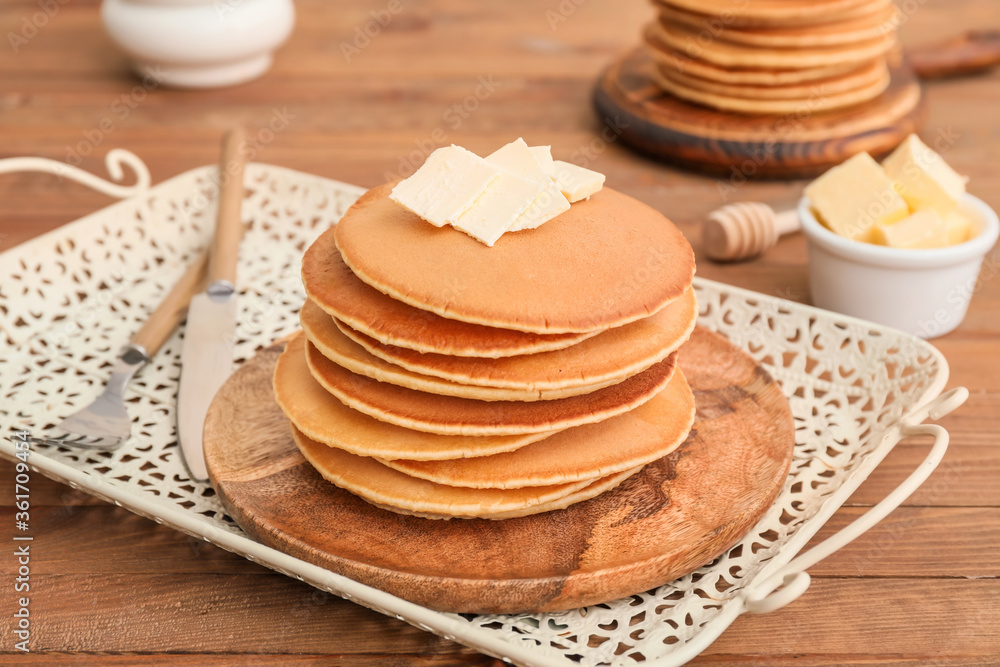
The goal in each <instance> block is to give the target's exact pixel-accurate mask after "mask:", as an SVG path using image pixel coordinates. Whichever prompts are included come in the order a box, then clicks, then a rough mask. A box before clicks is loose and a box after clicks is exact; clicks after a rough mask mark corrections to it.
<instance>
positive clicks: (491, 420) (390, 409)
mask: <svg viewBox="0 0 1000 667" xmlns="http://www.w3.org/2000/svg"><path fill="white" fill-rule="evenodd" d="M676 356H677V353H676V352H675V353H674V354H671V355H670V356H669V357H667V358H666V359H664V360H663V361H660V362H658V363H656V364H653V365H652V366H651V367H649V368H648V369H647V370H645V371H643V372H642V373H639V374H638V375H633V376H632V377H630V378H628V379H627V380H624V381H623V382H619V383H618V384H614V385H611V386H610V387H605V388H604V389H598V390H597V391H594V392H591V393H589V394H583V395H581V396H571V397H569V398H560V399H556V400H552V401H534V402H531V403H525V402H518V401H493V402H487V401H474V400H470V399H467V398H455V397H453V396H438V395H436V394H428V393H425V392H421V391H414V390H413V389H406V388H404V387H397V386H395V385H391V384H387V383H385V382H378V381H377V380H372V379H371V378H368V377H365V376H364V375H358V374H356V373H351V372H350V371H348V370H346V369H345V368H343V367H341V366H338V365H337V364H335V363H333V362H332V361H330V360H329V359H327V358H326V357H324V356H323V355H322V354H321V353H320V352H319V351H318V350H317V349H316V348H315V346H313V345H312V344H310V343H307V344H306V361H307V362H308V363H309V370H310V372H311V373H312V375H313V377H315V378H316V379H317V380H318V381H319V383H320V384H321V385H323V387H324V388H325V389H326V390H327V391H329V392H330V393H332V394H333V395H334V396H336V397H337V398H339V399H340V400H341V401H342V402H343V403H345V404H346V405H348V406H350V407H352V408H354V409H355V410H359V411H360V412H363V413H365V414H367V415H370V416H372V417H375V418H376V419H379V420H381V421H385V422H389V423H391V424H396V425H398V426H403V427H405V428H410V429H414V430H418V431H427V432H429V433H441V434H445V435H515V434H520V433H535V432H539V431H552V430H555V429H562V428H569V427H570V426H580V425H582V424H593V423H596V422H599V421H603V420H605V419H608V418H610V417H613V416H615V415H620V414H622V413H624V412H628V411H629V410H632V409H634V408H637V407H638V406H640V405H642V404H643V403H645V402H646V401H648V400H649V399H651V398H652V397H653V396H655V395H656V394H657V393H659V392H660V390H662V389H663V387H665V386H666V384H667V382H668V381H669V380H670V376H671V375H672V374H673V372H674V367H675V360H676Z"/></svg>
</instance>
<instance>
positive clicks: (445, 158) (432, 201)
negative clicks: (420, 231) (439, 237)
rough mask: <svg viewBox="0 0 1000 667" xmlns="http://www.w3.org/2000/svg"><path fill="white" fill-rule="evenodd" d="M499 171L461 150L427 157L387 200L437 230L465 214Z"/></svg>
mask: <svg viewBox="0 0 1000 667" xmlns="http://www.w3.org/2000/svg"><path fill="white" fill-rule="evenodd" d="M499 176H500V169H499V167H497V166H496V165H492V164H490V163H489V162H487V161H486V160H484V159H483V158H481V157H479V156H478V155H476V154H475V153H473V152H471V151H468V150H466V149H464V148H462V147H461V146H454V145H452V146H445V147H443V148H439V149H437V150H436V151H434V152H433V153H431V154H430V156H428V158H427V161H426V162H424V164H423V165H421V167H420V169H417V171H416V173H414V174H413V175H412V176H410V177H409V178H407V179H406V180H404V181H400V182H399V183H397V184H396V187H394V188H393V189H392V193H391V194H390V195H389V199H391V200H392V201H394V202H396V203H397V204H399V205H400V206H403V207H404V208H407V209H409V210H411V211H413V212H414V213H416V214H417V215H419V216H420V217H421V218H423V219H424V220H426V221H427V222H429V223H431V224H432V225H435V226H437V227H442V226H444V225H447V224H451V223H452V222H454V221H455V220H458V218H459V217H460V216H461V215H462V214H463V213H465V211H466V210H468V209H469V208H470V207H471V206H472V205H473V203H475V201H476V200H477V199H478V198H479V197H480V195H482V194H483V192H485V191H486V189H487V188H488V187H489V186H490V185H491V184H492V183H493V182H494V181H496V180H497V178H499Z"/></svg>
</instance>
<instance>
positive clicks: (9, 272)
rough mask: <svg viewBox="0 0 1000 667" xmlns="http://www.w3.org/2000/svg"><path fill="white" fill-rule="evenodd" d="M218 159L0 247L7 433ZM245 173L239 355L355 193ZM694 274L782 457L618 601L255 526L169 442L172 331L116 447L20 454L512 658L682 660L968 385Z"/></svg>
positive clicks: (80, 391) (940, 441) (59, 388)
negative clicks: (444, 599)
mask: <svg viewBox="0 0 1000 667" xmlns="http://www.w3.org/2000/svg"><path fill="white" fill-rule="evenodd" d="M215 176H216V169H215V167H202V168H199V169H195V170H193V171H190V172H187V173H185V174H182V175H180V176H178V177H176V178H174V179H171V180H169V181H167V182H165V183H162V184H160V185H158V186H156V187H153V188H151V189H148V190H145V189H143V190H142V191H141V192H140V193H138V194H135V195H134V196H132V197H130V198H129V199H126V200H124V201H121V202H119V203H117V204H114V205H112V206H110V207H108V208H106V209H104V210H102V211H99V212H97V213H95V214H93V215H90V216H87V217H85V218H83V219H81V220H78V221H76V222H74V223H72V224H69V225H66V226H64V227H61V228H59V229H57V230H55V231H53V232H51V233H49V234H45V235H43V236H41V237H38V238H36V239H34V240H33V241H31V242H29V243H26V244H24V245H21V246H19V247H16V248H14V249H13V250H10V251H8V252H6V253H3V254H2V255H0V337H2V339H3V346H2V351H0V429H2V431H3V432H4V433H5V434H7V433H9V432H10V431H11V430H22V429H23V430H28V431H30V432H31V433H32V434H34V435H41V434H42V433H44V432H45V431H46V430H47V429H50V428H52V426H53V425H54V424H56V423H58V422H59V420H60V419H62V418H63V417H65V416H67V415H69V414H71V413H72V412H74V411H75V410H77V409H79V408H81V407H83V406H84V405H86V404H87V403H89V402H90V401H91V400H92V399H93V398H94V397H96V395H97V394H98V393H100V391H101V388H102V387H103V383H104V382H105V380H106V379H107V376H108V374H109V369H110V365H111V361H112V359H113V358H114V356H115V354H116V352H117V350H118V349H119V348H120V347H121V346H122V345H123V344H124V343H125V342H126V341H127V339H128V337H129V336H130V335H131V334H132V333H133V332H134V331H135V330H136V329H137V328H138V327H139V325H140V324H141V322H142V321H143V320H144V318H145V317H146V316H147V315H148V314H149V313H150V312H151V311H152V308H153V307H154V306H155V305H156V304H157V303H158V301H159V299H160V298H161V297H162V296H163V295H164V294H165V293H166V291H167V290H168V289H169V288H170V286H171V285H172V284H173V282H174V280H175V279H176V278H177V277H178V276H179V275H180V273H181V272H182V271H183V270H184V267H185V265H186V263H187V262H188V261H190V260H191V259H192V257H193V256H194V254H195V252H196V251H197V250H198V249H199V248H200V247H201V246H203V245H204V244H205V243H206V242H207V240H208V238H209V236H210V234H211V228H212V225H213V220H214V218H215V197H216V187H215ZM246 181H247V196H246V201H245V204H244V207H243V216H244V218H245V220H247V221H252V227H251V228H250V230H249V231H248V233H247V234H246V237H245V239H244V241H243V245H242V249H241V257H240V267H239V282H240V291H241V293H240V322H239V328H238V343H237V346H236V359H235V363H237V364H238V363H239V362H241V361H243V360H245V359H247V358H248V357H250V356H252V355H253V354H254V352H255V351H256V350H258V349H260V348H262V347H264V346H267V345H269V344H270V343H272V342H273V341H274V340H276V339H278V338H280V337H282V336H284V335H286V334H289V333H291V332H292V331H294V330H295V329H296V328H297V322H298V318H297V313H298V308H299V307H300V305H301V304H302V302H303V300H304V298H305V296H304V293H303V291H302V287H301V284H300V281H299V258H300V257H301V254H302V252H303V250H304V249H305V247H306V246H307V245H308V244H309V243H311V242H312V240H313V239H314V238H315V237H316V236H317V235H318V234H319V233H320V232H322V231H323V230H324V229H325V228H327V227H328V226H329V225H332V224H335V223H336V221H337V220H338V219H339V218H340V216H341V215H342V214H343V213H344V211H345V210H346V208H347V207H348V206H349V205H350V204H351V203H352V202H353V201H354V200H355V199H356V198H357V197H358V196H359V195H360V194H361V192H362V190H361V189H360V188H357V187H354V186H350V185H345V184H343V183H338V182H335V181H331V180H327V179H323V178H319V177H316V176H311V175H308V174H303V173H299V172H295V171H291V170H288V169H283V168H279V167H274V166H269V165H263V164H251V165H249V166H248V168H247V172H246ZM695 287H696V289H697V293H698V300H699V303H700V309H701V312H700V319H699V322H700V324H702V325H703V326H706V327H708V328H710V329H713V330H716V331H719V332H721V333H723V334H724V335H726V336H728V337H729V338H730V339H731V340H733V341H734V342H735V343H736V344H738V345H740V346H741V347H743V348H745V349H747V350H749V352H750V353H751V354H752V355H753V356H754V357H755V358H756V359H757V360H759V361H760V362H761V363H762V364H764V365H765V367H766V368H767V369H768V371H769V372H770V373H771V374H772V375H773V376H774V377H775V378H777V379H778V380H779V381H780V383H781V385H782V387H783V388H784V390H785V392H786V394H787V395H788V396H789V399H790V401H791V405H792V410H793V412H794V415H795V424H796V448H795V458H794V461H793V463H792V468H791V472H790V474H789V477H788V480H787V482H786V484H785V487H784V489H783V491H782V493H781V495H780V496H779V498H778V499H777V501H776V502H775V504H774V506H773V507H772V508H771V510H770V511H769V512H768V513H767V514H766V515H765V516H764V517H763V519H762V520H761V521H760V523H759V524H758V525H757V526H756V527H755V528H754V529H753V530H752V531H751V532H750V533H749V534H748V535H747V536H746V537H745V538H744V539H743V540H742V541H741V542H740V543H739V544H738V545H737V546H735V547H734V548H733V549H731V550H730V551H729V552H728V553H727V554H725V555H723V556H722V557H720V558H718V559H717V560H716V561H715V562H713V563H710V564H708V565H706V566H704V567H702V568H701V569H700V570H698V571H697V572H695V573H693V574H691V575H689V576H687V577H684V578H682V579H680V580H678V581H675V582H673V583H671V584H669V585H665V586H662V587H660V588H658V589H656V590H652V591H648V592H646V593H644V594H642V595H636V596H633V597H632V598H629V599H626V600H620V601H617V602H612V603H608V604H602V605H596V606H592V607H588V608H583V609H577V610H573V611H568V612H560V613H551V614H531V615H529V614H525V615H505V616H470V615H461V614H442V613H437V612H433V611H430V610H427V609H424V608H422V607H418V606H416V605H413V604H411V603H408V602H406V601H403V600H400V599H398V598H395V597H393V596H390V595H387V594H385V593H383V592H381V591H378V590H375V589H372V588H368V587H366V586H363V585H361V584H358V583H357V582H354V581H351V580H349V579H346V578H344V577H341V576H339V575H336V574H333V573H331V572H328V571H326V570H323V569H321V568H318V567H316V566H314V565H310V564H307V563H304V562H302V561H299V560H297V559H294V558H291V557H289V556H287V555H285V554H282V553H279V552H277V551H274V550H272V549H269V548H266V547H263V546H261V545H259V544H257V543H256V542H253V541H251V540H250V539H248V538H247V537H246V536H245V535H244V534H243V533H242V531H241V530H240V529H239V527H238V526H236V525H235V524H234V523H233V521H232V520H231V519H230V518H229V517H228V516H227V515H226V513H225V511H224V509H223V507H222V506H221V504H220V503H219V502H218V500H217V498H216V497H215V494H214V492H213V490H212V489H211V487H210V486H209V485H208V484H199V483H196V482H193V481H191V480H190V479H189V478H188V476H187V474H186V472H185V469H184V466H183V463H182V461H181V458H180V452H179V450H178V446H177V440H176V431H175V425H174V411H175V397H176V391H177V379H178V375H179V354H180V342H181V336H182V335H183V330H180V331H178V332H176V333H175V334H174V336H173V337H172V338H171V339H170V340H169V341H168V342H167V344H166V345H165V346H164V348H163V349H162V350H161V351H160V353H159V354H158V355H157V356H156V358H155V359H154V360H153V363H151V364H150V365H149V366H147V367H146V368H145V369H143V370H142V371H141V372H140V374H139V375H138V376H137V377H136V379H135V380H133V382H132V384H131V385H130V387H129V390H128V401H129V406H128V407H129V411H130V413H131V414H132V417H133V436H132V438H131V439H130V440H129V441H128V442H126V444H125V445H124V446H122V447H121V448H120V449H118V450H117V451H114V452H82V451H77V450H68V449H62V448H51V447H45V446H35V449H34V451H33V452H32V455H31V459H30V462H31V464H32V466H33V467H34V468H35V469H36V470H38V471H41V472H42V473H44V474H46V475H48V476H50V477H53V478H55V479H57V480H61V481H64V482H66V483H67V484H69V485H70V486H72V487H74V488H81V489H84V490H86V491H88V492H90V493H93V494H95V495H97V496H99V497H101V498H104V499H107V500H109V501H110V502H113V503H115V504H116V505H119V506H123V507H127V508H128V509H130V510H132V511H134V512H136V513H138V514H141V515H143V516H147V517H150V518H152V519H154V520H155V521H157V522H159V523H164V524H167V525H170V526H172V527H174V528H176V529H178V530H181V531H184V532H186V533H188V534H191V535H196V536H199V537H201V538H203V539H205V540H206V541H209V542H213V543H215V544H218V545H219V546H221V547H223V548H225V549H228V550H230V551H234V552H236V553H240V554H242V555H244V556H245V557H247V558H249V559H251V560H254V561H258V562H260V563H262V564H264V565H266V566H268V567H271V568H273V569H275V570H277V571H279V572H283V573H286V574H288V575H289V576H294V577H296V578H298V579H301V580H304V581H308V582H309V583H311V584H312V585H314V586H317V587H318V588H321V589H323V590H327V591H330V592H332V593H335V594H337V595H340V596H342V597H345V598H347V599H352V600H354V601H356V602H358V603H360V604H363V605H365V606H368V607H371V608H373V609H376V610H378V611H380V612H383V613H385V614H388V615H391V616H395V617H397V618H400V619H401V620H405V621H408V622H410V623H412V624H414V625H417V626H418V627H421V628H423V629H425V630H428V631H431V632H435V633H437V634H439V635H442V636H444V637H446V638H448V639H453V640H456V641H459V642H461V643H464V644H467V645H469V646H472V647H475V648H477V649H479V650H481V651H483V652H485V653H489V654H491V655H495V656H498V657H502V658H504V659H505V660H507V661H509V662H514V663H516V664H522V665H573V664H580V665H630V664H638V662H640V661H644V663H645V664H653V665H677V664H682V663H683V662H685V661H687V660H689V659H691V658H692V657H694V656H695V655H697V654H698V653H699V652H700V651H702V650H703V649H704V648H705V647H706V646H707V645H708V644H710V643H711V642H712V641H713V640H714V639H715V638H716V637H717V636H718V635H719V634H720V633H721V632H722V631H723V630H724V629H725V628H726V627H727V626H728V625H729V624H730V623H731V622H732V620H733V619H734V618H736V617H737V616H738V615H739V614H740V613H743V612H744V611H748V610H749V611H768V610H770V609H773V608H777V607H778V606H780V605H781V604H784V603H786V602H788V601H789V600H791V599H794V598H795V597H797V596H798V595H799V594H801V593H802V592H803V591H804V590H805V587H806V586H807V585H808V576H807V575H805V573H804V572H802V570H803V569H804V568H805V567H808V566H809V565H810V564H811V563H813V562H815V561H816V560H818V559H820V558H822V557H823V556H825V555H827V554H828V553H829V552H831V551H832V550H835V549H836V548H837V546H838V545H839V544H842V543H843V542H844V541H845V540H848V539H851V538H852V536H856V535H854V533H860V532H861V531H863V530H864V529H865V528H866V527H869V525H870V524H873V523H874V522H876V521H878V519H879V518H880V516H884V514H886V513H887V512H888V511H890V510H891V509H892V507H894V506H895V505H897V504H898V503H899V502H900V501H901V500H902V499H903V498H904V497H905V496H906V495H908V494H909V493H910V492H912V490H913V488H915V487H916V485H918V484H919V483H920V482H921V481H922V480H923V479H924V478H926V476H927V475H928V474H929V473H930V472H931V471H932V470H933V468H934V466H935V465H936V460H939V459H940V455H941V454H943V450H944V448H945V447H946V446H947V433H946V432H944V431H943V429H940V427H937V426H916V424H919V422H920V421H922V420H923V419H924V418H926V417H927V415H928V413H931V415H932V416H934V417H938V416H940V415H941V414H944V413H946V412H947V411H949V410H950V409H952V408H953V407H955V406H956V405H957V404H958V403H960V402H961V401H962V400H964V395H963V394H961V392H962V391H964V390H958V391H954V390H953V391H952V392H949V393H948V394H947V395H944V396H939V394H940V392H941V390H942V388H943V387H944V385H945V382H946V380H947V375H948V368H947V364H946V362H945V360H944V358H943V357H942V356H941V354H940V353H939V352H937V350H935V349H934V348H933V347H931V346H930V345H928V344H927V343H925V342H923V341H921V340H918V339H916V338H912V337H909V336H907V335H905V334H902V333H899V332H895V331H892V330H888V329H885V328H882V327H878V326H875V325H872V324H868V323H865V322H860V321H857V320H852V319H850V318H846V317H840V316H836V315H833V314H831V313H828V312H825V311H820V310H816V309H813V308H809V307H806V306H802V305H798V304H795V303H791V302H788V301H784V300H781V299H775V298H771V297H766V296H763V295H760V294H755V293H751V292H747V291H744V290H740V289H736V288H732V287H728V286H725V285H721V284H718V283H713V282H710V281H706V280H700V279H699V280H697V281H696V283H695ZM935 397H936V398H935ZM932 399H933V400H932ZM918 406H923V407H918ZM911 433H929V434H931V435H934V436H935V437H936V444H935V447H934V449H933V451H932V454H931V456H930V457H929V460H928V462H927V463H926V464H925V465H924V466H922V468H923V470H922V471H921V470H918V472H917V473H915V474H914V476H913V477H912V478H911V479H910V480H908V482H907V484H904V487H901V488H900V489H899V490H897V492H896V494H894V496H893V497H890V498H889V499H887V501H886V502H885V503H883V504H881V505H880V506H879V507H877V508H876V509H875V510H873V512H872V513H871V514H870V515H869V516H867V518H866V520H863V521H861V522H860V523H858V524H857V525H855V526H854V527H853V533H852V531H851V530H848V531H847V532H846V533H844V534H840V535H839V536H837V540H834V541H833V542H830V543H826V544H825V545H824V547H823V548H821V549H819V550H813V551H812V552H810V553H809V554H806V555H804V556H802V557H800V558H798V559H796V561H795V562H792V563H789V561H791V560H792V558H793V557H794V556H795V555H796V554H797V552H798V551H799V550H800V549H801V548H802V547H803V546H804V545H805V543H806V542H807V541H808V539H809V538H810V537H811V536H812V535H814V534H815V532H816V531H817V530H818V529H819V527H820V526H821V525H822V524H823V522H825V521H826V519H827V518H829V516H830V515H831V514H832V513H833V512H834V511H835V510H836V509H837V508H838V507H839V506H840V505H841V504H842V503H843V502H844V501H845V500H846V499H847V497H848V496H849V495H850V493H851V492H852V491H853V490H854V489H855V488H856V487H857V486H858V485H859V484H860V483H861V482H862V481H863V480H864V479H865V478H866V477H867V476H868V474H869V473H870V472H871V470H872V469H874V467H875V466H876V465H877V464H878V463H879V462H880V461H881V460H882V458H883V457H884V456H885V455H886V453H888V451H889V450H890V449H891V448H892V447H893V445H895V443H896V442H898V440H899V439H900V438H901V437H904V436H905V435H909V434H911ZM13 452H14V445H13V443H12V442H11V441H9V440H7V439H3V440H0V454H3V455H4V456H6V457H7V458H12V456H13ZM935 457H936V460H935ZM782 583H784V584H785V586H784V588H782V589H781V590H779V591H778V592H777V593H775V594H774V595H771V596H768V594H769V593H771V591H773V590H774V589H776V588H778V587H779V585H780V584H782Z"/></svg>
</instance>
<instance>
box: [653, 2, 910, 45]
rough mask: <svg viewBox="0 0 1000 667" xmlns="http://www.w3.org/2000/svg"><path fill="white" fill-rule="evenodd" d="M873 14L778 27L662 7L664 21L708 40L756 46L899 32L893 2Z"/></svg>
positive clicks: (873, 8)
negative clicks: (740, 24) (723, 40)
mask: <svg viewBox="0 0 1000 667" xmlns="http://www.w3.org/2000/svg"><path fill="white" fill-rule="evenodd" d="M870 4H871V12H869V13H866V14H860V15H851V14H848V15H846V16H844V17H841V16H839V15H838V16H831V17H830V18H831V20H830V21H828V22H823V23H812V24H808V25H796V24H775V25H770V26H767V25H764V26H760V25H758V26H752V27H751V26H739V25H738V24H739V18H738V16H737V12H735V11H733V12H732V13H731V14H723V15H717V16H712V15H709V14H703V13H699V12H692V11H690V10H686V9H681V8H679V7H675V6H672V5H669V4H665V3H664V4H660V5H659V11H660V20H661V21H668V22H673V23H679V24H681V25H684V26H687V27H688V28H691V29H693V30H696V31H697V32H698V33H700V34H704V35H705V37H706V39H707V38H714V37H721V38H723V39H725V40H726V41H729V42H736V43H738V44H751V45H754V46H764V47H777V48H786V47H790V48H794V47H800V46H806V47H808V46H820V45H831V44H849V43H851V42H858V41H862V40H865V39H873V38H875V37H879V36H881V35H883V34H885V33H886V32H890V31H893V30H895V23H896V9H895V7H894V6H893V5H892V3H891V2H890V0H876V1H875V2H872V3H870Z"/></svg>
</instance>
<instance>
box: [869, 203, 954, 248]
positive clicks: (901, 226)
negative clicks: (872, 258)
mask: <svg viewBox="0 0 1000 667" xmlns="http://www.w3.org/2000/svg"><path fill="white" fill-rule="evenodd" d="M875 237H876V240H878V241H879V242H881V243H882V244H883V245H887V246H889V247H890V248H906V249H918V248H943V247H944V246H946V245H948V229H947V227H946V226H945V224H944V221H943V220H942V219H941V216H940V215H938V214H937V211H934V210H931V209H928V210H925V211H917V212H916V213H914V214H913V215H911V216H910V217H908V218H904V219H903V220H900V221H899V222H897V223H894V224H891V225H879V226H878V227H877V228H876V234H875Z"/></svg>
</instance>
